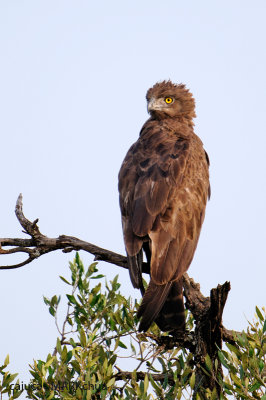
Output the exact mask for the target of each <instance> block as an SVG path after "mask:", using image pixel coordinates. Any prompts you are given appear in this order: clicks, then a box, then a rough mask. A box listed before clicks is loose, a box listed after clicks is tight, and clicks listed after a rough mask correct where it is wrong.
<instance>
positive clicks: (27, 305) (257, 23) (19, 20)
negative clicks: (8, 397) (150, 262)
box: [0, 0, 266, 381]
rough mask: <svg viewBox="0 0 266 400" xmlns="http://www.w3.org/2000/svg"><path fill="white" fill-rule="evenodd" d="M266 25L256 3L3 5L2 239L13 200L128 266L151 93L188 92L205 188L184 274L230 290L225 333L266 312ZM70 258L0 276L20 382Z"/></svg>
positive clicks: (5, 325)
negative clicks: (134, 179)
mask: <svg viewBox="0 0 266 400" xmlns="http://www.w3.org/2000/svg"><path fill="white" fill-rule="evenodd" d="M265 20H266V3H265V1H264V0H261V1H259V0H258V1H256V0H255V1H252V2H251V1H243V0H241V1H240V0H238V1H234V2H232V1H229V0H226V1H223V2H218V1H213V0H212V1H211V0H208V1H201V2H199V1H198V0H191V1H186V2H184V1H179V0H176V1H174V0H168V1H167V2H162V1H157V0H153V1H150V0H147V1H140V0H137V1H134V2H129V1H125V0H123V1H122V0H119V1H114V2H110V1H99V2H92V1H88V0H87V1H85V0H84V1H81V0H76V1H69V0H57V1H52V0H46V1H40V0H31V1H30V0H28V1H27V0H25V1H22V0H16V1H15V0H2V1H1V2H0V54H1V62H0V131H1V161H0V162H1V171H2V173H1V188H2V193H1V206H0V220H1V231H0V237H23V234H22V233H21V228H20V226H19V225H18V222H17V220H16V217H15V214H14V207H15V203H16V199H17V196H18V194H19V193H20V192H22V193H23V198H24V212H25V215H26V216H27V217H28V218H29V219H31V220H34V219H35V218H39V219H40V221H39V227H40V230H41V232H42V233H43V234H45V235H48V236H50V237H57V236H58V235H59V234H66V235H71V236H77V237H79V238H80V239H83V240H87V241H89V242H92V243H94V244H96V245H98V246H102V247H104V248H107V249H110V250H112V251H115V252H119V253H122V254H125V252H124V244H123V238H122V231H121V222H120V210H119V206H118V193H117V174H118V171H119V168H120V165H121V163H122V160H123V158H124V156H125V154H126V152H127V150H128V148H129V147H130V145H131V144H132V143H133V142H134V141H136V140H137V138H138V134H139V131H140V129H141V127H142V125H143V123H144V122H145V121H146V119H147V118H148V114H147V111H146V100H145V95H146V91H147V89H148V88H149V87H150V86H152V85H153V84H154V83H155V82H157V81H159V80H163V79H171V80H172V81H173V82H176V83H180V82H182V83H185V84H186V85H187V87H188V88H189V89H190V90H191V91H192V93H193V94H194V97H195V99H196V112H197V118H196V119H195V132H196V133H197V134H198V135H199V136H200V138H201V139H202V141H203V142H204V146H205V149H206V150H207V152H208V154H209V157H210V161H211V168H210V175H211V186H212V197H211V200H210V202H209V203H208V205H207V211H206V219H205V222H204V227H203V231H202V234H201V238H200V241H199V245H198V248H197V251H196V255H195V257H194V260H193V262H192V265H191V267H190V269H189V275H190V276H192V277H193V278H194V279H195V280H196V281H197V282H199V283H200V284H201V288H202V291H203V293H204V294H205V295H209V291H210V289H211V288H213V287H216V286H217V284H218V283H220V284H222V283H224V282H225V281H226V280H229V281H230V282H231V285H232V289H231V292H230V294H229V298H228V301H227V303H226V308H225V311H224V325H225V326H226V327H227V328H228V329H236V330H241V329H245V328H246V327H247V319H249V320H252V318H253V315H254V312H255V306H256V305H257V306H259V307H262V306H265V279H266V273H265V267H266V265H265V248H266V235H265V224H266V212H265V204H266V188H265V186H266V161H265V149H266V128H265V113H266V73H265V71H266V50H265V48H266V47H265V39H266V24H265ZM73 257H74V253H73V254H63V253H60V252H59V251H58V252H57V253H54V254H50V255H46V256H43V257H41V258H40V259H39V260H37V261H35V262H34V263H32V264H30V265H27V266H25V267H24V268H21V269H17V270H12V271H0V274H1V280H0V285H1V286H0V293H1V294H0V299H1V321H2V329H1V336H0V337H1V343H2V346H1V349H0V363H2V362H3V361H4V358H5V356H6V354H7V353H9V354H10V359H11V369H12V373H14V372H19V373H20V379H21V380H24V381H27V380H28V379H29V375H28V372H27V371H28V364H29V363H31V362H32V360H33V358H35V359H38V358H44V357H45V356H46V355H47V354H48V352H52V351H53V347H54V345H55V341H56V337H57V332H56V329H55V326H54V321H53V318H52V317H51V316H50V314H49V313H48V309H47V307H46V306H45V305H44V303H43V300H42V296H43V295H45V296H47V297H50V296H52V295H54V294H57V295H58V294H63V293H64V291H65V285H64V284H63V283H62V282H61V281H60V279H59V277H58V276H59V275H64V276H65V277H68V276H69V272H68V271H69V270H68V261H71V260H72V259H73ZM81 257H82V259H83V261H84V264H85V265H88V264H90V263H91V262H92V261H93V256H91V255H89V254H87V253H84V252H81ZM13 262H15V258H11V257H10V258H7V256H1V257H0V264H1V265H3V264H8V263H9V264H11V263H13ZM99 269H100V270H101V271H102V272H103V273H105V274H107V276H108V279H112V278H113V277H114V275H116V274H117V273H119V274H120V281H121V282H122V287H121V292H122V293H124V294H125V295H129V294H131V295H132V296H133V297H135V296H138V297H139V294H138V292H137V291H136V290H134V289H133V288H132V287H131V284H130V281H129V277H128V274H127V272H126V271H122V270H120V269H119V268H118V267H115V266H112V265H110V264H105V263H101V264H100V266H99ZM0 365H1V364H0Z"/></svg>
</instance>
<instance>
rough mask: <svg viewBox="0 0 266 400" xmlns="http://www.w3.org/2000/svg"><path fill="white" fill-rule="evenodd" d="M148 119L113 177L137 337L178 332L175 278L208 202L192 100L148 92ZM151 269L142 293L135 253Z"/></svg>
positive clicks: (159, 88) (160, 86)
mask: <svg viewBox="0 0 266 400" xmlns="http://www.w3.org/2000/svg"><path fill="white" fill-rule="evenodd" d="M146 98H147V102H148V112H149V113H150V118H149V119H148V120H147V121H146V123H145V124H144V126H143V128H142V129H141V131H140V137H139V139H138V140H137V141H136V143H134V144H133V145H132V146H131V147H130V149H129V151H128V153H127V155H126V157H125V159H124V162H123V164H122V166H121V169H120V172H119V193H120V208H121V213H122V225H123V234H124V241H125V247H126V252H127V257H128V266H129V273H130V279H131V282H132V284H133V286H134V287H135V288H139V289H140V290H141V292H142V295H143V299H142V303H141V305H140V308H139V311H138V317H141V322H140V325H139V330H140V331H146V330H147V329H148V328H149V327H150V325H151V324H152V322H153V321H155V322H156V323H157V325H158V326H159V328H160V329H161V330H163V331H175V330H177V331H179V330H183V329H184V325H185V314H184V302H183V287H182V276H183V274H184V273H185V271H187V269H188V267H189V265H190V263H191V261H192V258H193V255H194V252H195V249H196V247H197V243H198V239H199V234H200V230H201V226H202V223H203V220H204V215H205V207H206V202H207V198H208V197H209V196H210V185H209V171H208V170H209V158H208V155H207V153H206V152H205V151H204V148H203V144H202V142H201V140H200V139H199V137H198V136H197V135H196V134H195V133H194V131H193V126H194V123H193V117H195V116H196V115H195V101H194V98H193V97H192V94H191V93H190V92H189V91H188V90H187V89H186V87H185V85H183V84H173V83H172V82H171V81H163V82H159V83H156V84H155V85H154V86H153V87H152V88H151V89H149V90H148V92H147V96H146ZM143 251H144V252H145V254H146V258H147V262H148V264H149V266H150V283H149V286H148V288H147V290H146V291H145V290H144V287H143V282H142V255H143Z"/></svg>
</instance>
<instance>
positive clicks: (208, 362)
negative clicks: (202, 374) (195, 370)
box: [205, 354, 212, 372]
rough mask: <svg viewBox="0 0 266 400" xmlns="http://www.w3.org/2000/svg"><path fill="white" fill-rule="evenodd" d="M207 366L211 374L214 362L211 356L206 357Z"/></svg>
mask: <svg viewBox="0 0 266 400" xmlns="http://www.w3.org/2000/svg"><path fill="white" fill-rule="evenodd" d="M205 365H206V367H207V368H208V370H209V371H210V372H211V371H212V361H211V359H210V356H209V354H207V355H206V357H205Z"/></svg>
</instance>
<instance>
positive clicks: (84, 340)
mask: <svg viewBox="0 0 266 400" xmlns="http://www.w3.org/2000/svg"><path fill="white" fill-rule="evenodd" d="M79 337H80V344H81V346H82V347H86V344H87V338H86V334H85V332H84V330H83V329H82V328H81V329H80V332H79Z"/></svg>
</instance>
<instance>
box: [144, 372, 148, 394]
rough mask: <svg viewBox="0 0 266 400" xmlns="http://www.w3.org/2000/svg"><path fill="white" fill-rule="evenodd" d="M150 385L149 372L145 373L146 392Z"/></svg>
mask: <svg viewBox="0 0 266 400" xmlns="http://www.w3.org/2000/svg"><path fill="white" fill-rule="evenodd" d="M148 387H149V378H148V374H145V378H144V393H147V390H148Z"/></svg>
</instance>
